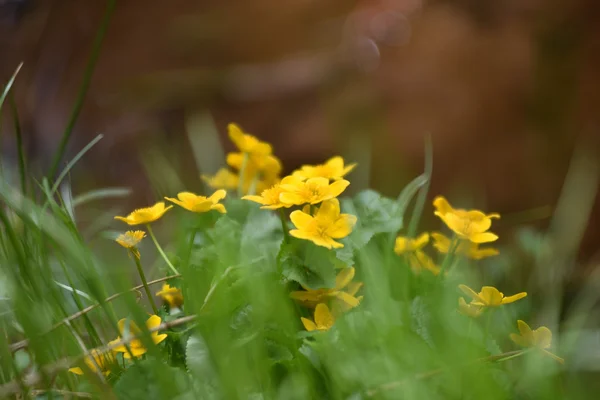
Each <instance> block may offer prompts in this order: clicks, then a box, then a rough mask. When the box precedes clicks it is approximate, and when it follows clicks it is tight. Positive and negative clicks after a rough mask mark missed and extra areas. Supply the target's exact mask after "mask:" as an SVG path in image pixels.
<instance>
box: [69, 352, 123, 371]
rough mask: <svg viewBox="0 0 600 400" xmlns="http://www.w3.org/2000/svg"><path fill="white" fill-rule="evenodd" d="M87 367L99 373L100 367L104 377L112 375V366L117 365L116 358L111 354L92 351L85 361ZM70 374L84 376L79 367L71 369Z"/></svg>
mask: <svg viewBox="0 0 600 400" xmlns="http://www.w3.org/2000/svg"><path fill="white" fill-rule="evenodd" d="M83 361H84V362H85V365H87V367H88V368H89V369H90V370H91V371H92V372H96V371H98V368H97V367H96V366H98V367H99V368H100V372H102V374H104V376H106V375H108V374H110V366H111V365H112V364H114V363H115V358H114V356H113V354H112V353H111V352H99V351H98V350H92V351H90V355H89V356H87V357H85V358H84V359H83ZM69 372H72V373H74V374H76V375H83V370H82V369H81V368H79V367H73V368H69Z"/></svg>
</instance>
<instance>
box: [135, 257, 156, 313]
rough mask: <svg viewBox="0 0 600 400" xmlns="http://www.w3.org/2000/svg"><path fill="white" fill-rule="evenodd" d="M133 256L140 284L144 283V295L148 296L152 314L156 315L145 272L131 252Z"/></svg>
mask: <svg viewBox="0 0 600 400" xmlns="http://www.w3.org/2000/svg"><path fill="white" fill-rule="evenodd" d="M131 255H132V256H133V260H134V261H135V266H136V267H137V270H138V273H139V274H140V279H141V280H142V284H143V285H144V290H145V291H146V296H148V300H149V301H150V305H151V306H152V310H153V311H154V315H158V308H157V307H156V304H155V303H154V296H152V293H151V292H150V288H149V287H148V281H147V280H146V274H144V269H143V268H142V264H141V263H140V259H139V258H137V256H136V254H135V252H133V251H132V252H131Z"/></svg>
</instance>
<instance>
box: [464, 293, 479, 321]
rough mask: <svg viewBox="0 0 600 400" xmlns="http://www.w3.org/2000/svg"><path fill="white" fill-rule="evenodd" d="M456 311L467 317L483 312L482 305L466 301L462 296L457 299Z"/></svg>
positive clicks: (476, 315) (474, 316)
mask: <svg viewBox="0 0 600 400" xmlns="http://www.w3.org/2000/svg"><path fill="white" fill-rule="evenodd" d="M458 312H459V313H461V314H462V315H466V316H467V317H471V318H477V317H479V316H480V315H481V313H482V312H483V307H482V306H477V305H475V304H473V302H471V303H467V302H466V301H465V299H464V298H463V297H460V298H459V299H458Z"/></svg>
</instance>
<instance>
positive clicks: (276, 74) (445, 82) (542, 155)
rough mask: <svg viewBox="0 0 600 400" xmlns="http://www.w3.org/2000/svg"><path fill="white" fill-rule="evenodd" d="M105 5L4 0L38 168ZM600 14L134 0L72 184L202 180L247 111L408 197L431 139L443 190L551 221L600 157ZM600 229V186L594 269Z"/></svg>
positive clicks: (274, 136)
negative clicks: (567, 185)
mask: <svg viewBox="0 0 600 400" xmlns="http://www.w3.org/2000/svg"><path fill="white" fill-rule="evenodd" d="M105 8H106V4H105V2H104V1H100V0H96V1H78V0H44V1H41V0H0V81H1V82H6V81H8V79H9V78H10V76H11V75H12V73H13V72H14V70H15V68H16V66H17V65H18V64H19V63H20V62H23V63H24V66H23V68H22V70H21V72H20V73H19V76H18V78H17V81H16V83H15V86H14V93H15V101H16V104H17V109H18V112H19V117H20V121H21V125H22V129H23V135H24V138H25V146H26V152H27V157H28V159H29V160H30V161H31V162H32V163H33V165H34V167H32V170H30V171H29V172H30V173H31V174H33V175H36V174H37V175H38V176H42V175H43V174H44V173H45V171H46V170H47V169H48V167H49V165H50V164H51V161H52V155H53V153H54V151H55V149H56V147H57V145H58V143H59V141H60V137H61V135H62V132H63V130H64V129H65V126H66V125H67V122H68V119H69V115H70V113H71V110H72V108H73V104H74V102H75V99H76V97H77V93H78V90H79V87H80V85H81V82H82V79H83V72H84V69H85V65H86V63H87V60H88V57H89V54H90V49H91V47H92V43H93V41H94V37H95V35H96V32H97V29H98V26H99V24H100V21H101V19H102V16H103V14H104V12H105ZM598 21H600V3H599V2H597V1H594V0H494V1H489V0H456V1H449V0H435V1H420V0H387V1H385V0H379V1H378V0H368V1H364V0H363V1H358V0H355V1H348V0H343V1H342V0H329V1H317V0H291V1H274V0H251V1H232V0H220V1H209V0H204V1H189V0H171V1H168V2H167V1H147V0H146V1H141V0H127V1H120V2H117V6H116V8H115V10H114V13H113V15H112V18H111V22H110V25H109V28H108V31H107V34H106V37H105V40H104V43H103V45H102V48H101V53H100V57H99V59H98V62H97V64H96V68H95V71H94V74H93V77H92V81H91V86H90V88H89V92H88V93H87V96H86V99H85V103H84V105H83V109H82V111H81V114H80V117H79V119H78V122H77V124H76V126H75V130H74V133H73V136H72V139H71V141H70V143H69V146H68V151H67V157H66V158H67V159H69V157H72V156H73V155H74V154H75V153H77V151H79V150H80V149H81V148H82V147H84V146H85V145H86V144H87V143H89V142H90V141H91V140H92V139H93V138H94V137H95V136H96V135H98V134H99V133H102V134H104V138H103V139H102V140H101V141H100V142H99V143H98V144H97V145H96V146H95V147H94V149H93V150H92V151H91V152H89V153H88V154H87V155H86V157H85V158H84V160H83V161H82V162H81V164H80V165H79V166H78V167H77V168H76V169H75V171H74V172H73V174H72V176H71V181H72V184H73V190H74V191H78V192H83V191H84V190H89V189H91V188H94V187H104V186H127V187H131V188H132V189H133V195H132V196H130V197H129V198H128V199H126V200H120V201H119V202H120V203H121V204H124V202H125V204H127V206H128V207H139V206H144V205H146V204H150V203H152V202H154V201H155V200H156V198H157V192H159V193H162V192H164V191H168V190H178V189H183V188H187V189H189V190H192V191H201V190H202V181H201V179H200V174H201V173H205V174H210V173H214V172H215V171H216V170H217V169H218V167H220V166H221V164H222V163H223V156H222V154H223V152H224V151H228V150H230V149H231V148H232V145H231V144H230V143H229V142H228V141H227V137H226V126H227V124H228V123H229V122H237V123H239V124H240V125H241V126H242V127H243V128H244V129H245V130H246V131H249V132H251V133H253V134H255V135H257V136H259V137H260V138H261V139H264V140H267V141H269V142H271V143H272V144H273V146H274V148H275V153H276V154H277V155H278V156H279V157H280V158H281V159H282V160H283V163H284V166H285V169H286V171H287V172H289V171H291V170H293V169H294V168H296V167H298V166H299V165H301V164H303V163H316V162H321V161H323V160H325V159H326V158H328V157H330V156H332V155H334V154H342V155H343V156H345V157H346V158H347V159H348V160H349V161H356V162H358V163H359V165H360V166H359V168H358V169H357V170H356V172H354V173H353V175H352V177H351V181H352V186H351V188H352V190H353V191H355V192H356V191H358V190H360V189H364V188H367V187H372V188H374V189H377V190H380V191H382V192H383V193H385V194H388V195H397V194H398V192H399V191H400V189H401V188H402V187H403V186H404V185H405V184H406V183H407V182H409V180H410V179H412V178H414V176H416V175H417V174H419V173H421V171H422V169H423V162H424V142H425V140H426V137H427V135H431V138H432V139H433V151H434V174H433V180H432V185H431V191H430V196H434V195H436V194H441V193H444V194H446V195H447V196H448V197H449V198H450V199H452V198H453V195H455V197H454V198H461V199H463V200H464V201H465V203H463V204H461V205H468V204H472V205H476V206H477V207H478V208H485V209H486V210H488V211H498V212H500V213H502V214H503V215H504V216H506V218H505V219H504V220H502V222H501V223H500V224H499V225H498V229H497V231H498V232H499V233H500V234H501V236H502V237H510V235H509V234H507V233H509V232H510V230H511V229H513V228H514V227H516V226H521V225H522V224H533V225H534V226H536V227H538V228H542V229H543V228H544V227H545V226H547V225H548V224H549V222H550V216H551V215H552V212H553V210H554V208H555V206H556V204H557V202H558V199H559V196H560V193H561V189H562V188H563V184H564V182H565V178H566V176H567V171H568V170H569V165H571V164H572V160H574V159H578V160H579V159H581V160H583V161H582V162H581V163H580V164H579V165H580V166H581V165H583V167H580V169H579V170H583V171H585V169H586V168H587V167H586V165H589V168H590V170H591V169H594V168H595V166H594V160H597V159H598V158H597V157H598V154H599V151H598V149H599V142H600V126H599V122H600V121H599V115H600V114H599V112H598V110H599V107H600V74H599V73H598V71H600V25H599V24H598ZM3 114H4V118H3V119H2V126H1V128H2V158H3V159H4V160H5V162H7V163H9V162H10V161H11V160H13V161H14V160H16V151H15V143H14V134H13V131H14V126H13V124H12V123H11V118H9V109H8V107H4V109H3ZM575 154H577V155H578V156H577V157H580V158H574V157H575V156H574V155H575ZM586 163H588V164H586ZM590 174H592V175H593V172H590ZM592 181H593V180H592ZM161 182H162V184H163V185H166V186H163V187H161ZM165 182H166V183H165ZM583 182H585V180H583ZM157 187H158V188H159V189H157ZM586 189H588V191H589V188H586ZM594 190H595V189H594V188H592V191H594ZM579 211H581V210H576V209H574V210H572V212H573V214H574V215H575V214H577V213H578V212H579ZM426 214H429V213H426ZM428 223H429V221H427V219H426V220H425V221H424V224H425V227H427V224H428ZM599 227H600V202H599V201H598V200H597V199H596V200H595V206H594V208H593V210H592V213H591V217H590V221H589V224H588V226H587V228H586V233H585V236H584V238H583V242H582V246H581V249H580V250H581V251H580V254H579V259H580V260H581V262H582V267H581V269H582V273H581V276H582V277H585V275H586V273H587V272H586V270H589V269H590V268H591V267H592V266H593V265H594V264H595V263H597V260H598V258H599V257H600V254H599V252H598V248H599V246H598V244H599V243H600V228H599ZM586 266H587V267H586ZM582 279H583V278H582Z"/></svg>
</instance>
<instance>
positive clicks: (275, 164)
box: [227, 153, 283, 178]
mask: <svg viewBox="0 0 600 400" xmlns="http://www.w3.org/2000/svg"><path fill="white" fill-rule="evenodd" d="M244 157H246V156H245V155H244V153H229V154H227V164H229V166H231V167H232V168H235V169H237V170H238V171H241V170H242V167H244V168H245V174H244V175H245V176H247V177H249V178H254V177H255V176H256V175H259V177H261V178H262V177H265V178H270V177H275V176H279V174H280V173H281V170H282V169H283V166H282V165H281V161H280V160H279V158H277V157H275V156H274V155H271V154H269V155H258V156H257V155H253V156H249V157H248V158H247V159H246V165H245V166H244Z"/></svg>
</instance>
